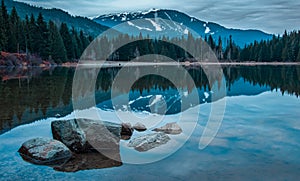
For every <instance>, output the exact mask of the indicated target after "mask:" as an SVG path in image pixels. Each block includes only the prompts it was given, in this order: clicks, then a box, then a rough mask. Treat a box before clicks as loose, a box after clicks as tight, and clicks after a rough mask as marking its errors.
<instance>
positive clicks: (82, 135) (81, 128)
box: [51, 119, 122, 154]
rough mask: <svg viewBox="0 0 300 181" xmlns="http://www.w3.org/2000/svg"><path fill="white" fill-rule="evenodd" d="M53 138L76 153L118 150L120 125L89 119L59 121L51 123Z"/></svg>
mask: <svg viewBox="0 0 300 181" xmlns="http://www.w3.org/2000/svg"><path fill="white" fill-rule="evenodd" d="M51 128H52V134H53V138H54V139H57V140H59V141H61V142H62V143H64V144H65V145H66V146H67V147H68V148H70V149H71V150H72V151H74V152H76V153H87V152H91V151H99V152H100V150H102V151H104V152H108V154H109V150H112V149H119V142H120V138H121V130H122V125H120V124H115V123H110V122H103V121H101V122H100V121H99V122H98V121H94V120H89V119H71V120H59V121H53V122H52V123H51Z"/></svg>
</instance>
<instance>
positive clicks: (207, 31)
mask: <svg viewBox="0 0 300 181" xmlns="http://www.w3.org/2000/svg"><path fill="white" fill-rule="evenodd" d="M209 32H210V28H209V27H208V26H206V28H205V31H204V33H205V34H207V33H209Z"/></svg>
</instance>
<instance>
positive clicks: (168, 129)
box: [153, 122, 182, 134]
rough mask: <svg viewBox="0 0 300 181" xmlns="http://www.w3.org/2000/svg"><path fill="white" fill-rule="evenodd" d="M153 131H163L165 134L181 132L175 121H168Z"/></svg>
mask: <svg viewBox="0 0 300 181" xmlns="http://www.w3.org/2000/svg"><path fill="white" fill-rule="evenodd" d="M153 131H156V132H164V133H166V134H180V133H182V129H181V127H180V126H179V125H178V124H177V123H175V122H174V123H168V124H166V125H165V126H162V127H160V128H155V129H154V130H153Z"/></svg>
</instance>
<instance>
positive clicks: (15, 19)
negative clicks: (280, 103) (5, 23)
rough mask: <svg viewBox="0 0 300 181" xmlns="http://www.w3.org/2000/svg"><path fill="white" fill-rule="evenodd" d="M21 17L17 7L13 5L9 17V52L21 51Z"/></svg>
mask: <svg viewBox="0 0 300 181" xmlns="http://www.w3.org/2000/svg"><path fill="white" fill-rule="evenodd" d="M19 23H20V18H19V16H18V13H17V11H16V8H15V7H13V9H12V11H11V14H10V17H9V25H10V26H9V37H8V42H9V44H8V51H9V52H18V51H19V37H18V36H19V28H20V25H19Z"/></svg>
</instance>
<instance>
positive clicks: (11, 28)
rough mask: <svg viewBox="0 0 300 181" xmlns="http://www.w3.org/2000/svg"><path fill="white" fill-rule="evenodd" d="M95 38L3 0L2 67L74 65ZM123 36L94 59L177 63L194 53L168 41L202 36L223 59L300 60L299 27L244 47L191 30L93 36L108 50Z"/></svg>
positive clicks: (0, 24)
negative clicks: (153, 35) (22, 12)
mask: <svg viewBox="0 0 300 181" xmlns="http://www.w3.org/2000/svg"><path fill="white" fill-rule="evenodd" d="M94 38H95V37H93V36H91V35H89V34H87V33H85V32H84V30H78V29H76V28H74V27H69V26H68V24H67V23H66V22H62V23H60V24H57V23H54V21H51V20H49V21H48V22H46V21H45V20H44V18H43V15H42V14H41V13H39V15H38V17H34V15H33V14H31V15H29V16H26V17H25V19H21V18H20V17H19V16H18V13H17V10H16V8H14V7H13V8H12V10H11V12H10V13H9V12H8V11H7V9H6V6H5V4H4V1H3V0H2V2H1V12H0V51H1V55H0V66H51V65H62V64H63V65H75V64H76V62H78V60H79V59H80V56H81V55H82V53H83V51H84V50H85V49H86V48H87V47H88V45H89V44H90V43H91V42H92V41H93V40H94ZM125 39H126V40H129V41H130V42H133V43H130V44H127V45H125V46H124V47H121V48H119V49H117V50H116V51H114V52H113V53H112V54H111V55H110V56H109V57H101V55H95V58H96V59H100V60H109V61H129V60H132V59H134V58H136V57H138V56H142V55H147V54H160V55H164V56H167V57H170V58H172V59H173V60H176V61H179V62H186V61H190V60H192V58H193V57H191V55H190V54H189V52H186V51H185V50H183V49H182V48H180V47H178V46H176V45H175V44H172V43H168V42H173V41H174V42H177V43H178V42H180V43H181V44H184V45H186V46H188V45H199V46H201V44H202V43H201V41H204V42H205V43H206V44H208V45H209V47H210V48H211V50H212V51H213V52H214V53H215V55H216V57H217V59H218V60H219V62H221V63H228V62H229V63H235V62H238V63H243V62H246V63H254V62H255V63H257V62H264V63H267V62H273V63H274V62H279V63H282V62H283V63H290V62H300V31H292V32H289V33H288V32H286V31H285V32H284V34H283V35H282V36H279V35H278V36H275V35H274V36H273V38H272V39H271V40H262V41H254V42H253V43H250V44H248V45H245V46H244V47H242V48H241V47H239V46H237V45H236V44H235V43H234V42H233V41H232V36H229V37H228V39H227V40H226V42H222V38H221V37H219V38H218V39H217V40H216V41H215V39H214V38H213V36H212V35H209V36H205V37H203V38H195V37H193V35H191V34H189V35H188V36H187V37H181V38H169V37H161V38H160V39H152V40H151V39H149V37H148V38H147V37H143V36H142V35H141V34H140V35H139V36H130V35H120V36H119V37H118V38H116V39H108V38H107V37H102V38H100V39H97V40H96V41H99V45H100V46H101V45H104V46H103V49H101V51H103V52H107V51H109V50H106V49H108V48H109V46H108V45H112V46H114V45H118V41H122V40H125ZM105 48H106V49H105ZM110 48H112V47H110ZM194 48H199V47H194ZM98 54H99V52H98ZM100 54H101V52H100Z"/></svg>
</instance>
